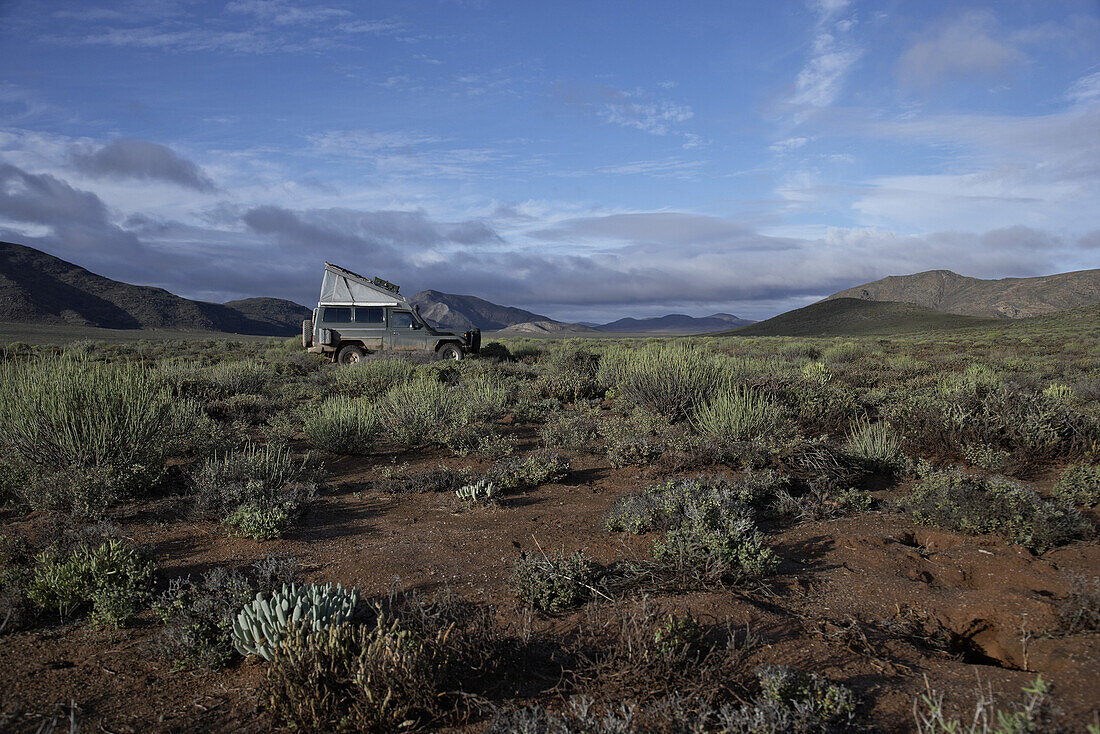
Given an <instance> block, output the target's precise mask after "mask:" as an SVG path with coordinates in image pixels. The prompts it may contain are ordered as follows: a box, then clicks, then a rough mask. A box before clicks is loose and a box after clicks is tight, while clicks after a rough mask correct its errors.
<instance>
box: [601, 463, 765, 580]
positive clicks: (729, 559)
mask: <svg viewBox="0 0 1100 734" xmlns="http://www.w3.org/2000/svg"><path fill="white" fill-rule="evenodd" d="M776 488H777V487H773V488H772V489H771V490H770V491H774V490H775V489H776ZM754 489H755V490H756V491H759V489H758V488H754V487H753V486H752V485H751V484H749V483H745V484H738V483H733V482H729V481H726V480H723V479H718V480H699V479H695V480H691V479H688V480H673V481H670V482H667V483H665V484H657V485H652V486H650V487H649V488H647V489H646V490H645V491H644V492H642V493H635V494H631V495H626V496H625V497H622V498H620V499H619V500H618V501H617V502H616V503H615V505H614V506H613V507H612V508H611V510H610V512H609V513H608V516H607V518H606V521H605V522H606V525H607V527H608V529H609V530H612V531H615V530H627V531H630V532H634V533H639V532H646V531H649V530H665V536H664V537H663V538H661V539H658V540H656V541H655V542H654V544H653V557H654V560H655V561H656V562H657V566H656V568H655V569H654V571H655V572H657V573H658V574H659V575H664V576H669V577H673V578H678V579H680V581H681V582H682V583H691V581H692V579H695V580H698V581H700V582H701V581H703V580H710V581H727V582H736V581H740V580H744V579H749V578H756V577H761V576H767V575H768V574H771V573H773V572H774V571H775V569H776V568H777V567H778V565H779V558H778V556H776V555H775V553H774V552H773V551H771V549H769V548H768V547H767V545H766V544H765V542H764V537H763V535H762V534H761V533H760V532H759V530H757V528H756V524H755V523H754V521H753V519H752V515H753V509H752V506H751V503H752V502H753V501H754V500H756V499H758V497H754V496H753V490H754Z"/></svg>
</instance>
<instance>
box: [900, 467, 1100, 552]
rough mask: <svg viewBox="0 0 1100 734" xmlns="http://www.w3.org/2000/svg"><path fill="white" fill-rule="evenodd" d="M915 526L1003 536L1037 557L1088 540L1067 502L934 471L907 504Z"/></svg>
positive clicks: (1004, 483)
mask: <svg viewBox="0 0 1100 734" xmlns="http://www.w3.org/2000/svg"><path fill="white" fill-rule="evenodd" d="M904 505H905V507H906V508H907V509H908V511H909V513H910V515H911V516H912V517H913V519H914V520H916V521H917V522H919V523H921V524H924V525H937V526H939V527H944V528H948V529H950V530H957V531H960V532H964V533H972V534H980V533H999V534H1001V535H1003V536H1004V537H1005V538H1006V539H1007V540H1008V541H1009V542H1010V543H1014V544H1016V545H1022V546H1024V547H1026V548H1028V549H1030V550H1032V551H1033V552H1035V553H1045V552H1046V551H1048V550H1050V549H1051V548H1055V547H1057V546H1060V545H1065V544H1066V543H1068V542H1070V541H1071V540H1074V539H1076V538H1080V537H1084V535H1085V534H1086V533H1087V532H1088V523H1087V522H1086V521H1085V520H1084V518H1082V517H1081V515H1080V513H1078V512H1077V510H1075V509H1073V508H1072V507H1070V506H1068V505H1065V504H1058V503H1054V502H1050V501H1047V500H1044V499H1043V498H1042V497H1040V496H1039V495H1038V493H1036V492H1035V490H1033V489H1031V488H1029V487H1027V486H1025V485H1023V484H1020V483H1018V482H1013V481H1011V480H1009V479H1005V478H1003V477H971V476H967V475H965V474H961V473H958V472H934V473H932V474H930V475H928V476H927V477H925V478H924V479H923V480H922V481H921V482H920V483H919V484H918V485H917V486H916V487H914V488H913V491H912V492H911V493H910V495H909V497H908V498H907V499H906V500H905V501H904Z"/></svg>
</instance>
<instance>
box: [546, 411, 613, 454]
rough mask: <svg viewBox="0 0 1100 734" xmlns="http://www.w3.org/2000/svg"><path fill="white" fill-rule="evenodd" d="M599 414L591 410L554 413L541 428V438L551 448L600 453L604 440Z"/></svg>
mask: <svg viewBox="0 0 1100 734" xmlns="http://www.w3.org/2000/svg"><path fill="white" fill-rule="evenodd" d="M598 416H599V413H598V412H596V411H590V410H576V411H567V412H559V413H553V414H551V415H550V416H549V417H548V418H547V419H546V421H545V423H543V425H542V428H541V429H539V438H541V439H542V442H543V444H544V445H546V446H548V447H550V448H555V449H564V450H566V451H579V452H583V453H586V454H594V453H599V451H600V449H601V446H602V441H601V440H600V421H599V417H598Z"/></svg>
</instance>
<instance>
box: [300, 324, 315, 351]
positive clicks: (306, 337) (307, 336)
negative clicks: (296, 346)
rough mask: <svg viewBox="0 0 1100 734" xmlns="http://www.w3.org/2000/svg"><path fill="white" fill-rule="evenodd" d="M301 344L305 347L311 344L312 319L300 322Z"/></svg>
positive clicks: (307, 347)
mask: <svg viewBox="0 0 1100 734" xmlns="http://www.w3.org/2000/svg"><path fill="white" fill-rule="evenodd" d="M302 346H303V347H305V348H306V349H309V348H310V347H312V346H313V319H306V320H305V321H303V322H302Z"/></svg>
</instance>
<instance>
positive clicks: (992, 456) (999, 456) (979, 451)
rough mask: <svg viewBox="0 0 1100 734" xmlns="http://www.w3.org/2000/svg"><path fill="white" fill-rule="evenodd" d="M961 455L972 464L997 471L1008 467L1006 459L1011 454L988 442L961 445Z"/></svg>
mask: <svg viewBox="0 0 1100 734" xmlns="http://www.w3.org/2000/svg"><path fill="white" fill-rule="evenodd" d="M962 455H963V458H964V459H966V460H967V461H968V462H970V464H971V465H972V466H976V467H978V468H979V469H985V470H986V471H990V472H997V473H1000V472H1003V471H1004V470H1005V469H1006V468H1008V460H1009V457H1010V456H1011V454H1010V453H1009V452H1008V451H1005V450H1004V449H1001V448H998V447H996V446H994V445H992V444H988V443H972V444H968V445H966V446H963V450H962Z"/></svg>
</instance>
